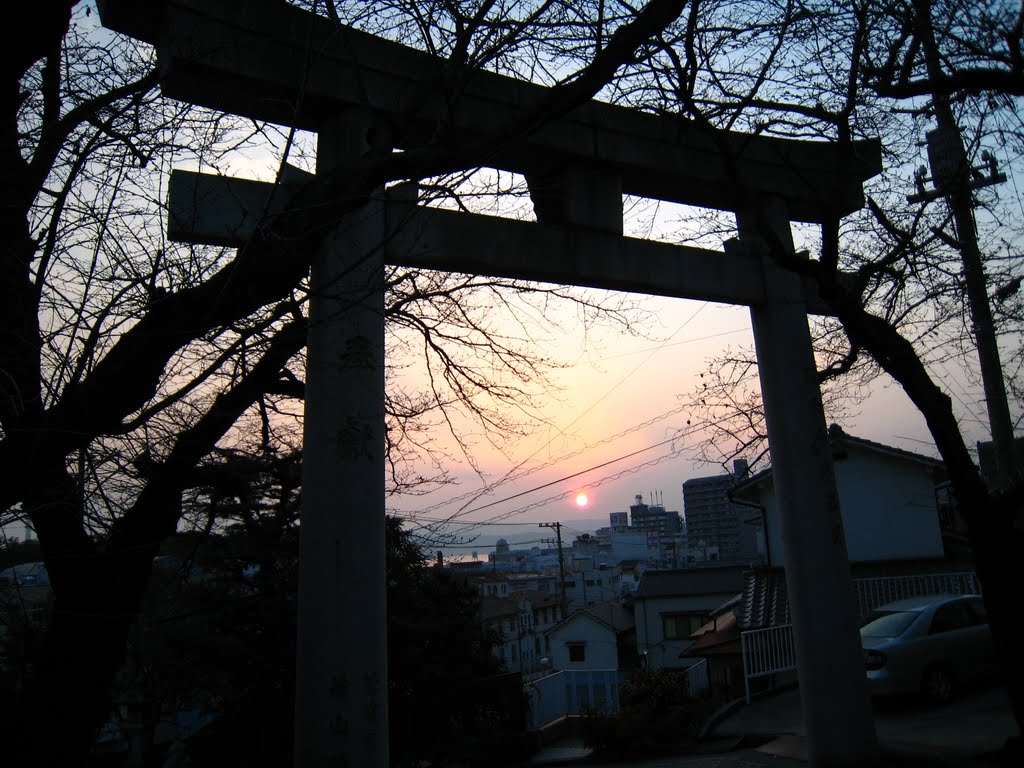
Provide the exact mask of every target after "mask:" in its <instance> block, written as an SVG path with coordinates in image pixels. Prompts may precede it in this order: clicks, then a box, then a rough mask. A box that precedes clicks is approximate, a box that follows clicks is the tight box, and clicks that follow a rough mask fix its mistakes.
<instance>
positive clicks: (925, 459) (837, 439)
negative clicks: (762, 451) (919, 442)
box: [729, 424, 943, 500]
mask: <svg viewBox="0 0 1024 768" xmlns="http://www.w3.org/2000/svg"><path fill="white" fill-rule="evenodd" d="M828 441H829V444H830V445H831V446H832V454H833V456H835V455H836V454H837V453H841V452H842V451H843V449H844V448H851V447H858V448H864V449H867V450H869V451H873V452H875V453H881V454H884V455H887V456H894V457H896V458H899V459H903V460H905V461H912V462H916V463H918V464H925V465H927V466H929V467H932V468H934V469H939V468H941V467H942V466H943V463H942V461H941V460H939V459H935V458H932V457H931V456H925V455H923V454H920V453H914V452H912V451H905V450H903V449H902V448H895V447H893V446H891V445H885V444H884V443H876V442H874V441H873V440H865V439H864V438H862V437H854V436H853V435H848V434H847V433H846V432H844V431H843V429H842V427H840V426H839V425H838V424H833V425H832V426H830V427H829V428H828ZM771 475H772V470H771V468H770V467H769V468H768V469H763V470H761V471H760V472H758V473H757V474H755V475H751V476H750V477H748V478H747V479H746V480H744V481H743V482H741V483H738V484H737V485H736V486H735V487H734V488H733V490H732V491H731V492H730V493H729V497H730V499H733V498H734V497H735V499H734V500H741V499H744V498H746V499H749V498H750V495H749V491H751V490H752V489H753V488H756V487H757V486H759V485H761V484H762V483H763V482H765V481H767V480H770V479H771Z"/></svg>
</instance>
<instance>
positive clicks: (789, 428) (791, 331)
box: [736, 198, 879, 768]
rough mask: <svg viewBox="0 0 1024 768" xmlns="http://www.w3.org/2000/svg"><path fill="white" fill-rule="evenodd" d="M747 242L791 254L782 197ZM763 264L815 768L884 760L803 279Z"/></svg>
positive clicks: (755, 313) (759, 324)
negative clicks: (870, 695) (861, 642)
mask: <svg viewBox="0 0 1024 768" xmlns="http://www.w3.org/2000/svg"><path fill="white" fill-rule="evenodd" d="M736 219H737V225H738V229H739V235H740V242H741V243H743V244H744V245H745V246H746V247H750V248H753V249H754V250H755V251H756V252H759V253H760V254H761V259H762V260H766V259H768V258H769V256H768V249H769V247H775V248H780V247H781V248H784V249H786V250H787V251H788V252H789V253H790V254H792V253H793V239H792V233H791V231H790V222H789V218H788V215H787V212H786V209H785V204H784V203H783V202H782V201H781V200H779V199H778V198H769V199H767V200H765V199H762V200H761V201H760V204H759V208H758V209H756V210H747V211H742V212H737V215H736ZM780 273H781V270H765V275H766V280H768V281H770V282H769V283H768V285H766V293H767V296H768V300H767V301H766V302H765V303H764V304H761V305H755V306H752V307H751V309H750V315H751V322H752V325H753V331H754V344H755V347H756V350H757V359H758V371H759V376H760V380H761V396H762V399H763V402H764V411H765V422H766V424H767V427H768V445H769V447H770V448H771V456H772V477H773V480H774V484H775V500H776V503H777V505H778V508H779V513H780V516H781V528H782V539H783V547H784V549H785V563H786V589H787V592H788V596H789V605H790V613H791V616H792V621H793V634H794V641H795V645H796V656H797V667H798V671H797V675H798V678H799V682H800V699H801V704H802V707H803V722H804V728H805V733H806V735H807V748H808V757H809V759H810V764H811V766H813V768H867V767H868V766H877V765H878V759H879V754H878V740H877V738H876V736H875V729H874V721H873V718H872V714H871V702H870V698H869V695H868V688H867V679H866V676H865V673H864V662H863V655H862V651H861V645H860V636H859V634H858V632H857V614H856V611H855V605H854V598H853V590H852V583H851V580H850V565H849V559H848V557H847V552H846V538H845V535H844V533H843V521H842V517H841V516H840V513H839V497H838V494H837V492H836V483H835V473H834V470H833V467H832V454H831V451H830V450H829V443H828V434H827V431H826V428H825V418H824V410H823V408H822V403H821V388H820V385H819V384H818V378H817V369H816V366H815V361H814V354H813V348H812V346H811V335H810V330H809V328H808V324H807V308H806V306H805V304H804V302H803V300H802V298H801V295H802V294H801V290H800V280H799V278H798V277H797V276H796V275H794V274H792V273H782V274H780Z"/></svg>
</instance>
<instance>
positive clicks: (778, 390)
mask: <svg viewBox="0 0 1024 768" xmlns="http://www.w3.org/2000/svg"><path fill="white" fill-rule="evenodd" d="M140 6H142V7H141V8H140ZM100 9H101V14H102V18H103V22H104V24H106V25H107V26H108V27H110V28H112V29H115V30H118V31H121V32H124V33H126V34H129V35H132V36H134V37H136V38H138V39H140V40H144V41H146V42H149V43H151V44H153V45H155V46H156V51H157V59H158V65H159V68H160V72H161V76H162V85H163V89H164V93H165V94H166V95H167V96H170V97H173V98H178V99H182V100H185V101H189V102H192V103H196V104H201V105H205V106H208V107H212V108H214V109H218V110H224V111H228V112H234V113H236V114H239V115H244V116H247V117H251V118H255V119H264V120H270V121H273V122H277V123H280V124H284V125H294V126H296V127H300V128H304V129H309V130H313V131H316V132H317V133H318V137H319V148H318V159H317V173H318V174H329V173H331V172H332V170H333V169H336V168H339V167H342V166H343V165H344V163H345V162H346V160H350V159H352V158H353V157H357V156H359V155H361V154H364V153H365V152H366V151H367V150H368V148H369V147H370V145H372V144H373V143H374V142H373V141H372V140H370V138H369V132H370V131H371V130H375V131H378V132H380V131H383V132H385V133H386V134H388V135H389V140H388V142H387V143H388V145H389V146H388V147H387V149H388V150H390V149H391V147H395V148H399V149H410V148H415V147H418V146H425V145H429V143H430V141H431V140H432V137H433V136H434V135H435V132H436V128H437V127H438V126H441V125H443V126H445V127H446V128H447V129H449V130H451V131H452V132H454V133H455V134H457V135H459V136H460V137H465V138H466V139H476V140H479V139H480V138H482V137H483V138H486V137H488V136H495V135H498V134H499V133H500V129H501V127H502V126H504V125H508V124H510V123H513V122H514V121H515V120H516V117H517V116H519V115H521V114H523V113H524V111H526V110H528V109H529V108H530V107H532V106H535V105H537V104H539V103H540V102H541V99H543V98H544V95H545V93H546V89H545V88H543V87H541V86H537V85H533V84H530V83H524V82H521V81H516V80H512V79H510V78H506V77H501V76H498V75H495V74H492V73H485V72H479V73H475V74H474V75H473V77H472V78H471V79H469V80H468V81H467V82H466V83H465V84H464V90H463V91H461V92H460V94H459V98H458V100H457V101H455V102H449V100H448V99H447V98H446V94H445V92H444V91H443V89H442V88H441V83H442V82H443V78H442V77H441V72H442V66H443V62H442V61H440V60H438V59H436V58H434V57H432V56H430V55H428V54H426V53H423V52H421V51H417V50H414V49H411V48H408V47H405V46H402V45H398V44H395V43H392V42H389V41H385V40H381V39H378V38H375V37H373V36H371V35H367V34H365V33H361V32H359V31H357V30H354V29H351V28H348V27H339V26H337V25H333V24H331V23H329V22H328V21H327V20H325V19H321V18H318V17H315V16H313V15H312V14H309V13H307V12H304V11H302V10H300V9H298V8H295V7H293V6H289V5H287V4H285V3H284V2H281V0H248V1H247V2H242V1H241V0H164V1H163V2H159V3H149V4H143V3H135V2H131V1H130V0H105V1H104V0H101V2H100ZM854 150H855V151H854V152H852V153H850V154H843V153H842V152H841V151H840V149H838V148H837V146H836V145H832V144H828V143H824V142H800V141H790V140H782V139H774V138H767V137H759V136H751V135H744V134H733V133H724V132H723V133H719V134H716V135H715V136H714V137H711V136H710V135H709V134H708V132H706V131H702V130H700V129H699V128H697V127H695V126H694V125H692V124H690V123H687V122H684V121H682V120H680V119H678V118H672V117H659V116H654V115H650V114H644V113H639V112H637V111H633V110H630V109H626V108H620V107H614V106H611V105H608V104H604V103H600V102H596V101H592V102H589V103H587V104H585V105H583V106H582V107H580V108H577V109H575V110H573V111H572V112H570V113H568V114H567V115H566V116H564V117H562V118H558V119H555V120H552V121H550V122H548V123H546V124H544V125H542V126H540V127H538V128H537V129H536V130H534V131H533V132H531V133H529V134H528V135H526V136H524V137H523V138H522V139H521V140H518V141H516V142H514V143H511V144H509V145H508V146H495V147H494V151H493V153H492V155H491V157H490V158H489V161H488V162H489V164H491V165H493V167H495V168H500V169H504V170H508V171H514V172H518V173H523V174H525V175H526V177H527V179H528V181H529V183H530V185H531V192H532V195H533V197H534V202H535V208H536V211H537V218H538V221H537V222H535V223H527V222H517V221H509V220H503V219H499V218H494V217H485V216H479V215H472V214H466V213H459V212H452V211H443V210H437V209H429V208H425V207H422V206H417V205H416V202H415V200H414V199H400V197H401V196H396V195H385V194H383V193H381V194H378V195H377V196H376V197H375V198H374V199H373V200H372V201H371V202H370V203H369V204H368V205H366V206H365V207H364V208H362V209H361V210H359V211H357V212H355V213H352V214H349V215H348V216H346V217H345V218H344V220H343V221H341V222H339V223H338V226H337V229H336V230H335V231H334V233H333V234H332V235H330V236H329V237H327V238H326V239H325V242H324V243H323V246H322V248H321V249H320V251H319V252H318V253H317V254H316V256H315V259H314V263H313V267H312V271H311V286H312V291H311V298H310V331H309V343H308V367H307V382H306V391H307V394H306V419H305V438H304V440H305V443H304V445H305V448H304V467H303V510H302V518H301V530H302V535H301V553H300V582H299V584H300V586H299V589H300V596H299V642H298V659H297V668H296V676H297V683H296V719H295V756H296V760H295V764H296V766H302V767H303V768H308V767H310V766H328V765H332V766H342V765H346V766H384V765H387V763H388V738H387V664H386V661H387V650H386V649H387V635H386V618H385V595H384V586H385V585H384V491H385V489H384V456H383V450H384V445H385V436H384V392H383V385H384V375H383V356H384V331H383V308H384V296H383V282H382V277H383V268H384V264H385V263H390V264H394V265H399V266H410V267H424V268H432V269H441V270H450V271H458V272H467V273H476V274H487V275H493V276H500V277H509V278H523V279H531V280H542V281H547V282H560V283H565V284H569V285H580V286H591V287H598V288H607V289H614V290H623V291H635V292H643V293H649V294H657V295H662V296H674V297H681V298H691V299H702V300H707V301H715V302H727V303H733V304H744V305H748V306H749V307H750V312H751V321H752V325H753V331H754V339H755V345H756V349H757V355H758V360H759V363H760V365H759V370H760V378H761V388H762V395H763V399H764V407H765V415H766V420H767V425H768V439H769V445H770V448H771V454H772V462H773V472H774V477H775V488H776V493H777V495H778V503H779V507H780V510H781V513H782V526H783V536H784V539H785V543H786V580H787V587H788V592H789V599H790V603H791V610H792V616H793V624H794V630H795V639H796V650H797V656H798V665H799V679H800V688H801V698H802V700H803V707H804V723H805V728H806V732H807V736H808V743H809V750H810V756H811V761H812V764H813V765H815V766H827V767H828V768H832V767H833V766H864V765H871V764H874V763H875V762H877V743H876V740H875V734H874V729H873V725H872V721H871V714H870V705H869V702H868V697H867V688H866V682H865V678H864V670H863V663H862V659H861V650H860V644H859V638H858V636H857V632H856V626H855V618H854V616H855V613H854V609H853V603H852V591H851V588H850V577H849V566H848V562H847V556H846V545H845V541H844V537H843V529H842V523H841V520H840V517H839V510H838V501H837V495H836V490H835V480H834V476H833V470H832V463H831V456H830V452H829V450H828V443H827V436H826V432H825V424H824V418H823V413H822V406H821V394H820V390H819V387H818V384H817V379H816V374H815V366H814V359H813V355H812V351H811V340H810V334H809V331H808V326H807V313H808V311H810V312H812V313H813V312H818V313H825V312H827V308H826V307H825V306H824V305H823V304H822V302H821V301H820V300H819V299H818V297H817V296H816V294H815V291H814V288H813V286H812V285H811V284H809V283H806V282H805V281H803V280H802V279H800V278H799V277H797V276H795V275H794V274H793V273H790V272H787V271H784V270H782V269H780V268H779V267H778V266H776V265H775V264H774V263H773V262H772V261H771V260H770V259H769V258H768V257H767V254H766V251H767V242H768V241H771V242H772V243H773V246H774V247H776V248H777V247H779V245H780V244H781V245H782V247H784V248H787V249H788V250H789V251H790V252H792V248H793V246H792V238H791V234H790V222H791V221H805V222H822V221H825V220H827V219H828V218H830V217H832V216H835V215H839V214H846V213H849V212H851V211H853V210H855V209H857V208H858V207H859V206H860V205H862V202H863V199H862V191H861V182H862V180H864V179H866V178H869V177H870V176H872V175H874V174H875V173H877V172H878V171H879V170H880V152H879V147H878V144H877V143H875V142H867V143H860V144H858V145H857V146H856V147H855V148H854ZM304 183H305V182H304V181H303V180H302V179H301V178H293V179H291V180H290V181H285V182H283V183H282V184H280V185H277V186H276V187H275V186H274V185H268V184H261V183H258V182H251V181H241V180H236V179H226V178H222V177H211V176H204V175H200V174H194V173H183V172H175V173H174V174H173V175H172V179H171V187H170V200H169V206H170V221H169V232H170V235H171V236H172V237H173V238H176V239H179V240H183V241H190V242H198V243H215V244H221V245H229V246H241V245H243V244H244V243H246V242H247V240H248V238H249V237H250V236H251V235H252V234H253V233H254V232H255V230H256V227H257V226H258V225H259V224H260V223H261V221H262V220H264V217H265V216H267V215H271V216H272V215H273V214H274V213H275V212H279V211H283V210H286V209H287V207H288V206H289V204H290V203H291V201H292V200H293V199H294V195H295V194H296V192H297V191H298V190H299V189H301V187H302V186H303V184H304ZM623 194H631V195H638V196H643V197H650V198H656V199H661V200H667V201H674V202H679V203H684V204H689V205H698V206H705V207H711V208H718V209H721V210H729V211H734V212H735V213H736V215H737V222H738V229H739V239H738V241H735V240H734V241H730V243H727V244H726V246H727V247H726V249H725V251H724V252H716V251H709V250H703V249H698V248H686V247H680V246H673V245H668V244H664V243H656V242H651V241H645V240H636V239H630V238H625V237H623V236H622V195H623Z"/></svg>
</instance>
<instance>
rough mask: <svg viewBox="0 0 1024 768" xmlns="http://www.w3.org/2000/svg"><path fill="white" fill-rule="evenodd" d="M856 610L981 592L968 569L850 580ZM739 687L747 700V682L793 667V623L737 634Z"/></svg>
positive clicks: (868, 610) (865, 612) (862, 612)
mask: <svg viewBox="0 0 1024 768" xmlns="http://www.w3.org/2000/svg"><path fill="white" fill-rule="evenodd" d="M853 591H854V596H855V597H856V599H857V609H858V611H859V613H860V618H861V619H862V620H863V619H864V618H866V617H867V616H868V615H869V614H870V613H871V612H872V611H873V610H875V609H876V608H878V606H880V605H885V604H886V603H891V602H893V601H894V600H902V599H903V598H906V597H918V596H922V595H938V594H952V595H969V594H981V583H980V582H979V581H978V577H977V575H976V574H975V573H973V572H971V571H962V572H957V573H927V574H920V575H916V576H881V577H877V578H870V579H854V580H853ZM740 647H741V653H742V655H743V687H744V692H745V694H746V697H747V703H748V704H749V703H750V681H751V680H754V679H756V678H761V677H769V676H772V675H776V674H781V673H784V672H792V671H794V670H795V669H796V646H795V644H794V642H793V625H792V624H782V625H780V626H777V627H766V628H765V629H751V630H747V631H746V632H741V633H740Z"/></svg>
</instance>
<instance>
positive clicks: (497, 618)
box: [480, 590, 562, 673]
mask: <svg viewBox="0 0 1024 768" xmlns="http://www.w3.org/2000/svg"><path fill="white" fill-rule="evenodd" d="M480 618H481V621H482V623H483V625H484V627H485V628H486V629H489V630H491V631H492V632H493V633H494V635H495V636H496V637H497V638H498V642H496V643H495V645H494V649H493V652H494V655H495V656H497V657H498V659H499V660H500V661H501V662H502V663H503V664H504V665H505V668H506V669H508V670H509V671H510V672H527V673H529V672H535V671H537V670H538V669H539V668H541V667H542V666H545V665H544V664H542V662H541V659H542V658H544V657H545V655H546V654H547V652H548V649H547V646H546V642H545V640H546V636H545V633H546V632H547V630H548V629H550V628H551V627H553V626H555V625H556V624H557V623H558V622H559V621H560V620H561V619H562V610H561V600H560V598H559V596H558V595H552V594H547V593H544V592H538V591H535V590H525V591H518V592H514V593H512V594H511V595H510V596H508V597H498V596H496V595H488V594H485V595H483V596H482V597H481V598H480Z"/></svg>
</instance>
